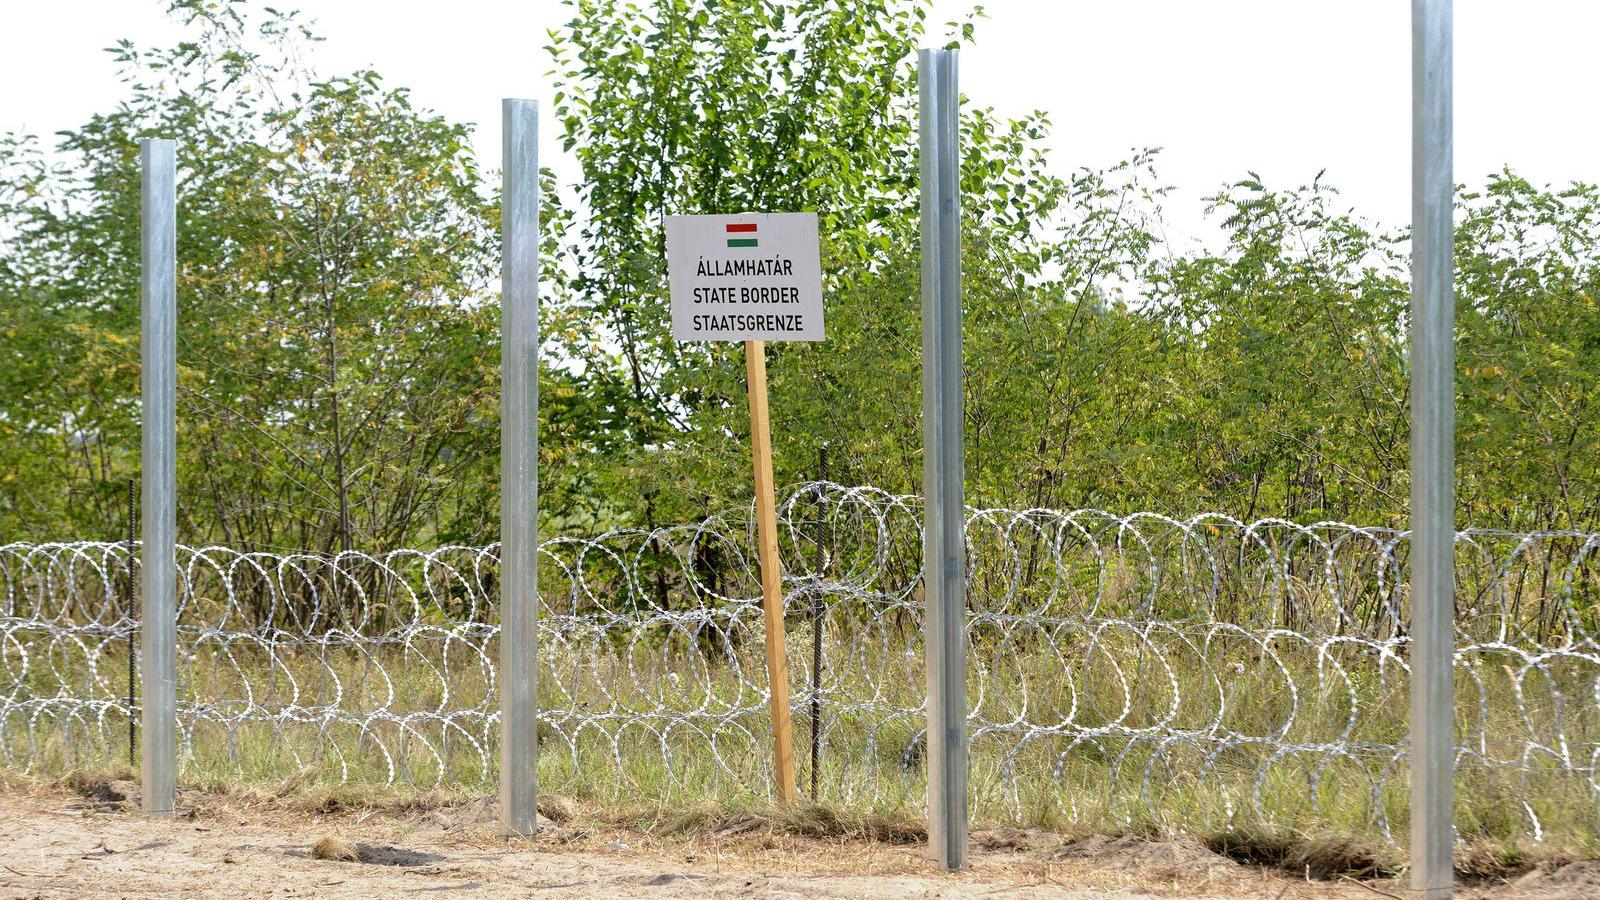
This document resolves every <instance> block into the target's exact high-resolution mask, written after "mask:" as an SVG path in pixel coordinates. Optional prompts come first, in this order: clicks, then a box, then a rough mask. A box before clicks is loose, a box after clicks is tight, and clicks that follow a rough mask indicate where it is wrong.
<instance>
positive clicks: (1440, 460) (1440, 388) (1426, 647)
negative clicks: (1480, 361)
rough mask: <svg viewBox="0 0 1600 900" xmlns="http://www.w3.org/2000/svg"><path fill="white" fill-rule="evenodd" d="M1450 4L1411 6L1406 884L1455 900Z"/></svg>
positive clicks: (1416, 1)
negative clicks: (1408, 838)
mask: <svg viewBox="0 0 1600 900" xmlns="http://www.w3.org/2000/svg"><path fill="white" fill-rule="evenodd" d="M1450 19H1451V3H1450V0H1412V3H1411V97H1412V99H1411V104H1412V106H1411V116H1412V124H1411V144H1412V163H1411V165H1412V172H1411V183H1412V187H1411V194H1412V207H1411V221H1412V226H1411V227H1412V233H1411V639H1412V642H1413V646H1412V651H1411V878H1412V884H1411V886H1412V888H1414V889H1415V890H1417V891H1419V892H1421V893H1422V894H1424V895H1425V896H1428V897H1446V896H1449V895H1450V893H1451V876H1452V867H1451V848H1452V845H1453V843H1454V840H1453V830H1452V827H1451V794H1452V790H1451V789H1452V784H1451V781H1452V770H1453V764H1454V753H1455V738H1454V734H1453V729H1454V724H1455V697H1454V695H1455V692H1454V685H1453V680H1454V671H1453V661H1454V649H1455V648H1454V638H1455V627H1454V619H1455V535H1456V529H1455V295H1454V290H1453V287H1452V278H1451V276H1452V260H1453V247H1452V241H1453V237H1454V233H1455V232H1454V229H1453V227H1452V222H1451V211H1452V209H1451V199H1452V198H1451V195H1452V192H1453V182H1452V173H1451V168H1452V164H1451V97H1450V91H1451V85H1450V79H1451V46H1450V44H1451V37H1450V33H1451V27H1450Z"/></svg>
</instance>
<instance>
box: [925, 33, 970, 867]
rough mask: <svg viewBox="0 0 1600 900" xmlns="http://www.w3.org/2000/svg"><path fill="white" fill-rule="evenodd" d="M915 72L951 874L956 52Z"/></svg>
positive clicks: (937, 796) (940, 845)
mask: <svg viewBox="0 0 1600 900" xmlns="http://www.w3.org/2000/svg"><path fill="white" fill-rule="evenodd" d="M918 72H919V75H918V79H919V84H920V87H919V90H920V92H921V98H920V102H921V112H920V118H921V139H922V152H921V171H922V435H923V438H922V447H923V450H922V474H923V491H924V493H925V494H926V495H927V506H926V509H925V511H924V515H925V520H924V523H923V556H922V559H923V582H924V596H925V598H926V604H927V605H926V611H925V613H924V623H925V625H924V627H925V629H926V644H927V648H926V653H927V665H928V732H927V733H928V752H927V763H928V849H929V853H930V854H931V855H932V856H933V858H934V859H935V860H937V861H938V862H939V864H940V865H943V866H944V867H946V868H949V869H959V868H961V867H962V866H964V865H965V864H966V859H967V657H966V650H967V635H966V611H967V603H966V545H965V540H966V495H965V487H964V477H963V463H962V417H963V402H962V377H961V365H962V362H961V202H960V193H959V192H960V174H961V173H960V169H961V163H960V147H959V128H958V118H957V116H958V113H959V109H960V95H959V94H958V92H957V88H956V51H954V50H923V51H922V52H921V54H920V56H919V58H918Z"/></svg>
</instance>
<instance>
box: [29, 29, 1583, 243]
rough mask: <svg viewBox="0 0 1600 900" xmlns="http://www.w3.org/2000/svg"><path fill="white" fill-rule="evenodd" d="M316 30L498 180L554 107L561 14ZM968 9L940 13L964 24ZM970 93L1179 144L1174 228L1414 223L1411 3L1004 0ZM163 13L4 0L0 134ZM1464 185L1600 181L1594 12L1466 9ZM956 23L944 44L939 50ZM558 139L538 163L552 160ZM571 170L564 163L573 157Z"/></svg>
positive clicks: (101, 64)
mask: <svg viewBox="0 0 1600 900" xmlns="http://www.w3.org/2000/svg"><path fill="white" fill-rule="evenodd" d="M277 4H279V5H282V6H285V7H294V6H298V8H300V9H302V10H303V11H305V13H307V14H308V15H309V16H311V17H312V18H314V19H315V21H316V24H317V27H318V30H319V31H320V32H321V33H322V34H323V35H324V36H325V37H326V38H327V42H326V43H325V44H323V45H321V46H320V47H318V48H317V50H316V51H315V56H314V57H313V59H314V60H315V61H316V63H317V65H318V67H319V68H320V69H321V70H322V71H323V72H325V73H332V72H338V71H345V70H349V69H352V68H356V67H361V66H371V67H373V68H375V69H377V70H378V71H379V72H381V73H382V74H383V75H384V76H385V78H387V79H389V80H390V81H391V82H392V83H395V84H403V85H406V86H408V87H410V88H412V89H413V92H414V96H415V98H416V99H417V100H418V101H419V102H420V103H421V104H424V105H427V106H430V107H432V108H434V109H436V110H438V111H440V112H441V113H443V114H445V115H446V116H448V117H450V118H452V119H456V120H463V121H468V122H474V123H478V124H479V125H480V126H484V127H481V128H480V129H479V131H478V135H477V142H476V143H477V147H478V150H479V153H480V155H481V156H483V158H484V162H485V164H486V165H487V166H488V167H489V168H495V167H497V166H498V157H499V126H498V122H499V100H500V98H501V97H503V96H521V97H533V98H536V99H541V100H547V99H548V96H549V89H548V84H547V79H546V77H545V73H546V72H547V71H548V70H549V62H548V59H547V57H546V55H545V53H544V51H543V50H542V49H541V48H542V47H543V45H544V43H545V41H546V37H545V32H546V29H547V28H551V27H555V26H557V25H559V24H560V23H562V22H564V21H565V20H566V18H567V15H566V12H567V11H566V8H565V7H563V6H562V5H561V4H560V3H559V2H555V0H520V2H507V0H449V2H437V0H299V2H298V3H296V0H277ZM971 5H972V4H971V2H970V0H960V2H946V0H939V2H937V3H936V4H935V14H934V16H933V18H932V19H931V20H930V21H932V22H939V23H942V22H944V21H947V20H949V19H954V18H958V17H959V16H961V15H962V14H963V13H964V12H965V11H966V10H967V9H968V8H970V6H971ZM985 6H986V8H987V11H988V14H989V18H988V19H987V20H986V21H983V22H981V23H980V25H979V31H978V41H977V46H976V48H974V49H972V50H970V51H968V52H967V53H965V54H964V55H963V58H962V61H961V86H962V89H963V91H964V92H965V93H966V94H967V95H968V96H969V97H971V98H972V99H973V100H974V101H975V102H977V103H979V104H984V105H992V106H995V107H997V108H998V109H999V110H1001V111H1002V112H1006V113H1013V114H1018V113H1022V112H1025V111H1027V110H1029V109H1035V108H1037V109H1043V110H1046V111H1047V112H1049V113H1050V115H1051V118H1052V120H1053V122H1054V125H1055V135H1054V139H1053V142H1052V143H1053V149H1054V153H1053V165H1055V166H1056V167H1057V168H1058V171H1063V172H1064V171H1066V170H1067V169H1070V168H1075V167H1078V166H1083V165H1090V166H1098V165H1105V164H1108V163H1111V162H1114V161H1116V160H1118V159H1120V158H1122V157H1123V156H1125V155H1126V154H1127V152H1128V151H1129V150H1130V149H1132V148H1135V147H1145V146H1160V147H1163V148H1165V149H1164V152H1163V155H1162V162H1161V164H1160V169H1161V172H1162V174H1163V177H1164V179H1165V180H1166V181H1167V182H1169V183H1172V184H1176V185H1178V186H1179V187H1180V188H1181V189H1182V193H1181V194H1180V195H1179V196H1178V197H1177V198H1175V199H1174V201H1173V202H1171V203H1169V204H1168V211H1169V213H1170V214H1171V218H1172V219H1173V224H1174V225H1175V226H1176V231H1177V233H1178V234H1180V235H1183V234H1187V235H1196V234H1202V233H1205V232H1207V231H1209V229H1208V228H1207V227H1205V225H1204V224H1203V223H1202V222H1201V217H1200V205H1201V204H1200V202H1199V197H1200V196H1202V195H1203V194H1205V193H1208V192H1209V191H1211V190H1213V189H1215V188H1216V187H1217V186H1219V185H1221V184H1223V183H1224V182H1227V181H1230V180H1236V179H1238V178H1239V177H1242V176H1243V175H1244V173H1245V171H1246V170H1255V171H1257V172H1259V173H1260V174H1261V175H1262V176H1263V177H1264V178H1265V179H1267V181H1268V182H1269V183H1270V184H1277V185H1280V186H1292V185H1296V184H1301V183H1304V182H1306V181H1309V180H1310V179H1311V178H1312V177H1313V176H1314V175H1315V174H1316V173H1317V171H1318V170H1319V169H1324V168H1325V169H1327V172H1328V174H1327V176H1326V178H1327V180H1329V181H1331V182H1332V183H1333V184H1335V185H1337V186H1338V187H1339V188H1340V189H1341V191H1342V192H1343V195H1344V197H1345V200H1346V202H1347V203H1348V204H1349V205H1351V206H1354V207H1356V208H1357V209H1358V210H1359V211H1361V212H1362V213H1363V214H1365V215H1367V216H1369V217H1374V218H1377V219H1378V220H1380V221H1382V222H1385V223H1387V224H1395V225H1403V224H1405V223H1406V222H1407V220H1408V219H1409V215H1410V212H1409V211H1410V193H1409V192H1410V146H1409V142H1410V125H1409V113H1410V63H1409V53H1410V43H1409V17H1410V4H1409V3H1407V2H1406V0H1340V2H1334V3H1330V2H1309V0H1211V2H1195V0H1121V2H1106V0H989V2H987V3H986V4H985ZM164 8H165V3H164V2H162V0H54V2H32V0H0V131H3V130H30V131H34V132H38V133H44V134H48V133H50V132H53V131H56V130H58V129H62V128H68V127H71V126H74V125H76V124H78V123H80V122H82V121H83V120H84V118H85V117H86V116H88V115H89V114H91V113H92V112H95V111H99V110H105V109H108V108H110V107H111V106H112V105H113V104H114V103H115V102H116V100H117V98H118V95H119V89H120V85H119V84H118V82H117V81H116V78H115V75H114V68H113V66H112V64H111V62H110V59H109V57H108V56H107V55H106V54H105V53H103V52H102V48H104V47H106V46H109V45H110V44H111V43H112V42H113V41H114V40H116V39H117V38H120V37H128V38H132V39H133V40H134V41H135V42H137V43H141V44H146V45H149V44H159V43H166V42H169V41H171V40H172V39H173V38H174V37H175V35H176V34H177V29H176V28H175V27H174V26H173V24H172V23H171V22H169V21H168V20H166V18H165V16H164V14H163V9H164ZM1455 20H1456V95H1455V96H1456V107H1455V110H1456V144H1455V146H1456V180H1457V181H1458V182H1465V183H1468V184H1480V183H1481V182H1482V181H1483V178H1484V176H1486V175H1487V174H1488V173H1490V172H1493V171H1495V170H1497V169H1499V168H1500V167H1501V166H1502V165H1504V164H1507V163H1509V164H1511V165H1513V166H1514V167H1516V168H1517V169H1518V170H1519V171H1521V172H1522V173H1523V174H1524V175H1526V176H1528V177H1530V178H1532V179H1533V180H1535V181H1539V182H1555V183H1565V182H1568V181H1571V180H1575V179H1576V180H1585V181H1595V180H1600V116H1597V115H1596V114H1595V110H1596V109H1597V108H1600V103H1597V100H1596V98H1597V97H1600V65H1596V62H1595V46H1596V44H1595V42H1596V39H1597V36H1600V3H1595V2H1588V0H1521V2H1516V3H1508V2H1504V0H1457V2H1456V11H1455ZM940 30H941V29H940V27H939V26H936V27H935V29H934V31H935V32H936V33H935V34H933V35H931V36H930V41H931V42H932V43H938V38H939V36H940V35H939V34H938V33H937V32H939V31H940ZM559 150H560V148H559V146H558V145H557V143H556V141H555V139H554V129H553V128H547V129H546V134H545V146H544V157H545V159H546V161H547V164H550V163H558V161H557V160H556V159H555V157H556V156H557V155H558V154H559ZM558 168H565V167H561V166H559V164H558Z"/></svg>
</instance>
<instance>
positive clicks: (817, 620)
mask: <svg viewBox="0 0 1600 900" xmlns="http://www.w3.org/2000/svg"><path fill="white" fill-rule="evenodd" d="M827 483H828V445H827V444H823V445H822V446H820V447H818V448H817V485H818V486H817V586H816V594H814V595H813V596H812V598H811V802H813V803H815V802H816V801H817V770H818V769H820V768H821V767H822V614H823V612H824V611H825V610H824V607H825V606H826V602H825V601H826V600H827V597H826V595H824V594H823V591H822V584H823V569H824V567H826V566H827V564H828V555H827V552H826V551H825V550H824V545H825V542H826V540H827V527H828V521H827V518H826V516H827V510H826V508H825V507H824V505H823V503H824V501H825V500H826V499H827V496H828V488H827Z"/></svg>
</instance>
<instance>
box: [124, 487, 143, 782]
mask: <svg viewBox="0 0 1600 900" xmlns="http://www.w3.org/2000/svg"><path fill="white" fill-rule="evenodd" d="M135 502H136V501H135V500H134V493H133V479H132V478H129V479H128V560H127V562H128V566H127V568H128V577H127V579H126V580H125V581H124V582H123V590H124V593H123V595H122V600H123V604H122V608H123V609H124V610H126V611H127V616H128V765H130V766H131V765H133V764H134V761H135V760H136V759H138V757H137V755H136V750H137V746H136V743H135V738H134V732H135V730H136V729H135V728H134V718H133V694H134V680H135V678H136V677H137V676H136V675H135V674H134V663H135V660H136V659H137V658H138V654H137V653H135V652H134V650H133V642H134V641H135V640H136V639H137V637H138V632H139V619H138V617H137V616H135V615H134V614H133V546H134V536H133V523H134V503H135Z"/></svg>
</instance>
